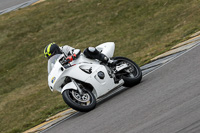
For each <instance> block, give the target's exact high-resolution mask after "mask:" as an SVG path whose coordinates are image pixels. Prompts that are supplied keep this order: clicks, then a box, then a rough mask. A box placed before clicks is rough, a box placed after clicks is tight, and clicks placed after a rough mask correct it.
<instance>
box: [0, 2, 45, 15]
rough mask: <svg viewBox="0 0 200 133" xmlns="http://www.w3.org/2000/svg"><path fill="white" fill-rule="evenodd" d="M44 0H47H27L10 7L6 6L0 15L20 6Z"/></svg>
mask: <svg viewBox="0 0 200 133" xmlns="http://www.w3.org/2000/svg"><path fill="white" fill-rule="evenodd" d="M43 1H45V0H30V1H27V2H24V3H21V4H18V5H15V6H12V7H9V8H6V9H4V10H1V11H0V15H2V14H5V13H8V12H11V11H15V10H17V9H20V8H24V7H27V6H29V5H34V4H37V3H40V2H43Z"/></svg>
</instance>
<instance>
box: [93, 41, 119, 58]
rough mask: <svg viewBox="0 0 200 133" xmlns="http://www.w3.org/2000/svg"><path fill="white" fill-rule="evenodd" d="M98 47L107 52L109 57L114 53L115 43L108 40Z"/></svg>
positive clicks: (104, 52)
mask: <svg viewBox="0 0 200 133" xmlns="http://www.w3.org/2000/svg"><path fill="white" fill-rule="evenodd" d="M96 49H97V50H99V51H100V52H102V53H103V54H105V55H106V56H107V57H109V58H111V57H113V55H114V51H115V43H114V42H106V43H103V44H100V45H99V46H97V47H96Z"/></svg>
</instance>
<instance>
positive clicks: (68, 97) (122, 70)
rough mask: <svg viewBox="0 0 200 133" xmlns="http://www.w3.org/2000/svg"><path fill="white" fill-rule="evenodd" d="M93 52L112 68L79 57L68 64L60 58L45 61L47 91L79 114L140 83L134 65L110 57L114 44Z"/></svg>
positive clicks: (135, 65)
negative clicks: (110, 62) (106, 97)
mask: <svg viewBox="0 0 200 133" xmlns="http://www.w3.org/2000/svg"><path fill="white" fill-rule="evenodd" d="M96 49H97V50H98V51H100V52H102V53H103V54H104V55H106V56H107V57H109V58H111V59H113V60H115V61H116V65H114V66H109V65H107V64H104V63H103V62H100V61H98V60H94V59H89V58H86V57H85V56H84V54H83V53H80V54H79V55H78V56H77V59H75V60H73V61H72V62H70V63H69V62H66V56H65V55H64V54H58V55H54V56H53V57H52V59H51V60H49V61H50V63H49V64H50V65H51V66H50V67H51V70H50V72H49V75H48V85H49V88H50V89H51V91H53V90H56V91H58V92H60V93H61V94H62V97H63V99H64V101H65V103H66V104H67V105H69V106H70V107H71V108H73V109H75V110H77V111H80V112H88V111H91V110H93V109H94V108H95V106H96V103H97V101H98V100H99V99H101V98H102V97H103V96H105V95H106V94H108V93H109V92H111V91H112V90H115V89H117V88H119V87H121V86H124V87H132V86H134V85H136V84H138V83H140V81H141V79H142V72H141V70H140V67H139V66H138V65H137V64H136V63H135V62H133V61H132V60H130V59H128V58H125V57H113V54H114V50H115V44H114V42H107V43H103V44H100V45H98V46H97V47H96ZM74 52H75V53H76V50H75V51H74Z"/></svg>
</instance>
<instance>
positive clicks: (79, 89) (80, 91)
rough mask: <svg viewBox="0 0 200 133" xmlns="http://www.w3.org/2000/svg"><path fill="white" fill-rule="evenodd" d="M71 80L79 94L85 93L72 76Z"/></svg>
mask: <svg viewBox="0 0 200 133" xmlns="http://www.w3.org/2000/svg"><path fill="white" fill-rule="evenodd" d="M71 81H72V82H73V83H74V84H75V86H76V88H77V90H78V92H79V94H80V95H81V96H82V95H83V91H82V89H81V88H80V87H79V85H78V84H77V83H76V81H75V80H74V79H72V78H71Z"/></svg>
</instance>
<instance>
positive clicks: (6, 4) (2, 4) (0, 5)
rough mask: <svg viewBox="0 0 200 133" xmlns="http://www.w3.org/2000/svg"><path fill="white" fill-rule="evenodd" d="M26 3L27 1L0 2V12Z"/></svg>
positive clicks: (0, 0)
mask: <svg viewBox="0 0 200 133" xmlns="http://www.w3.org/2000/svg"><path fill="white" fill-rule="evenodd" d="M27 1H29V0H0V10H4V9H6V8H10V7H12V6H15V5H18V4H22V3H24V2H27Z"/></svg>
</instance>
